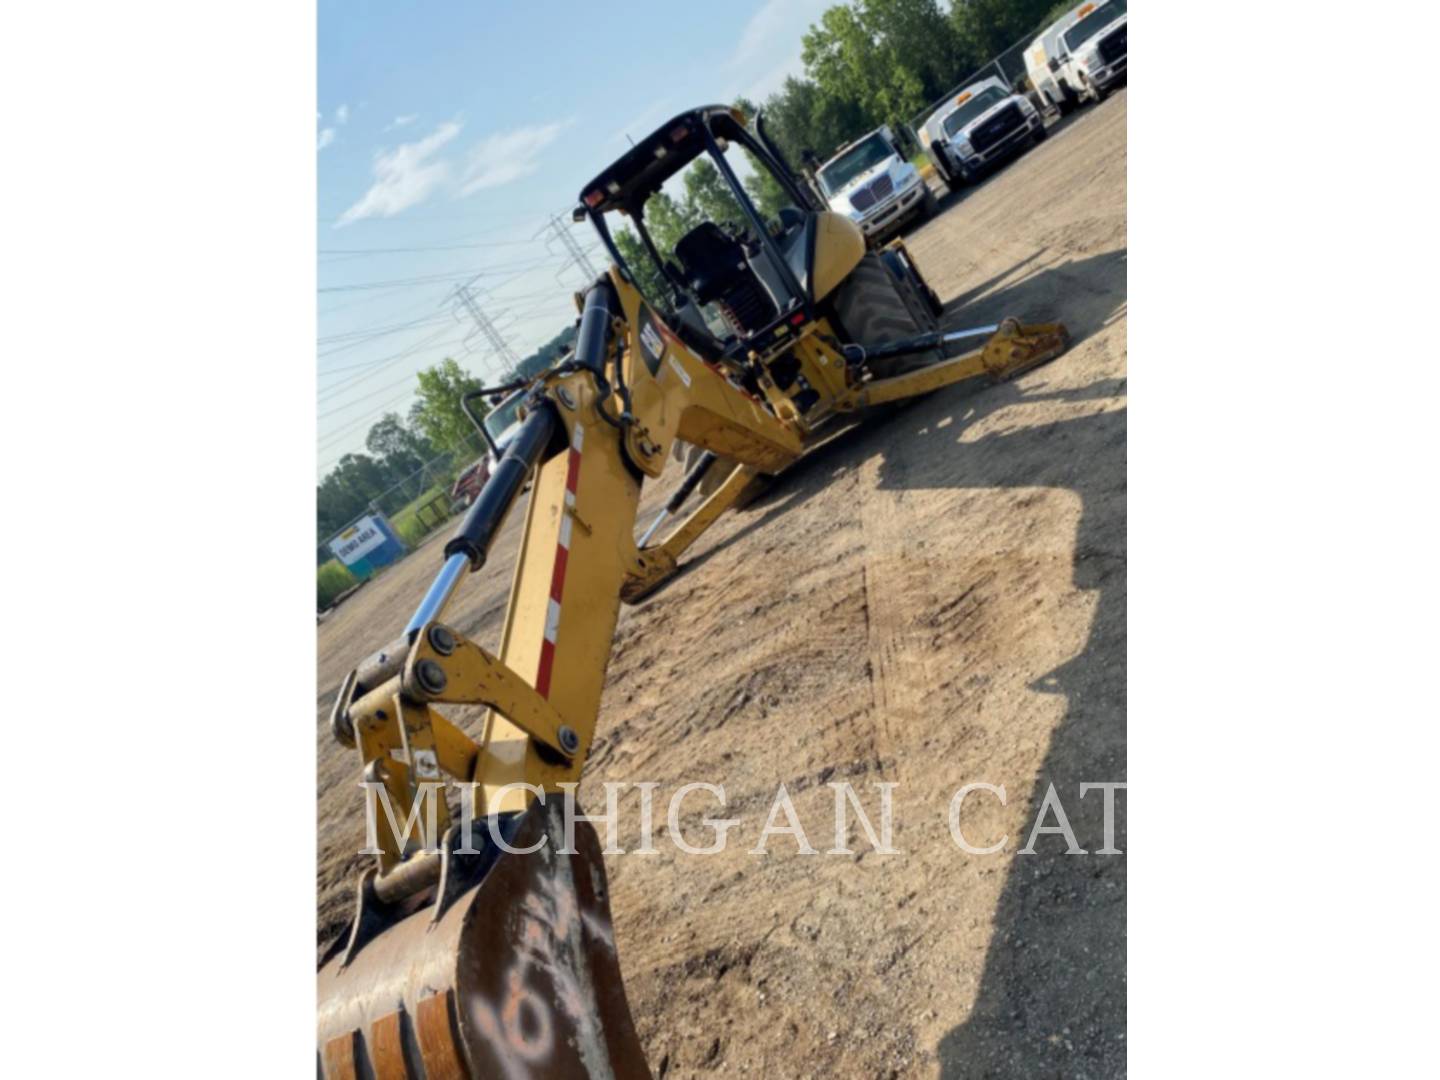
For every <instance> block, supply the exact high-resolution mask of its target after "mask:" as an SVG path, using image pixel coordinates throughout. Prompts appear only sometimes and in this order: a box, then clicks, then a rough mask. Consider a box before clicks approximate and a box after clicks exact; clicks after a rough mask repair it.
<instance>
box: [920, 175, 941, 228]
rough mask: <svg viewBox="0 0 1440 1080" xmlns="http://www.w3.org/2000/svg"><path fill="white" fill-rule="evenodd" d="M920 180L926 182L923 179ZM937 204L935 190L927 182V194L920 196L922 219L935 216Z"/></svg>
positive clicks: (926, 219)
mask: <svg viewBox="0 0 1440 1080" xmlns="http://www.w3.org/2000/svg"><path fill="white" fill-rule="evenodd" d="M920 182H921V183H922V184H925V181H923V180H922V181H920ZM936 205H937V204H936V202H935V190H934V189H933V188H932V187H931V186H930V185H929V184H925V194H924V195H923V196H921V198H920V220H921V221H929V220H930V219H931V218H933V217H934V216H935V209H936Z"/></svg>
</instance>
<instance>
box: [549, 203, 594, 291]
mask: <svg viewBox="0 0 1440 1080" xmlns="http://www.w3.org/2000/svg"><path fill="white" fill-rule="evenodd" d="M549 229H550V235H552V236H553V237H555V239H557V240H559V241H560V246H561V247H563V248H564V249H565V251H566V253H567V254H568V255H569V256H570V259H569V263H568V264H567V265H570V266H576V267H579V268H580V272H581V273H582V274H584V275H585V280H586V281H594V280H595V279H596V278H598V277H599V276H600V271H598V270H596V269H595V264H594V263H592V262H591V261H590V258H589V256H588V255H587V254H586V252H585V249H584V248H582V247H581V246H580V242H579V241H578V240H576V239H575V234H574V233H572V232H571V231H570V229H569V226H567V225H566V224H565V223H564V222H563V221H561V220H560V217H559V215H557V214H551V215H550V225H549Z"/></svg>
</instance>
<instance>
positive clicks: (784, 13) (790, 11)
mask: <svg viewBox="0 0 1440 1080" xmlns="http://www.w3.org/2000/svg"><path fill="white" fill-rule="evenodd" d="M831 3H833V0H765V3H763V4H761V5H760V9H759V10H758V11H756V12H755V14H754V15H752V16H750V21H749V22H747V23H746V24H745V28H744V29H743V30H741V31H740V43H739V44H738V45H736V46H735V51H734V52H733V53H731V54H730V59H729V60H728V61H727V65H728V66H729V67H742V66H744V65H747V64H750V63H756V62H764V61H770V63H772V64H773V63H774V60H773V57H774V54H775V52H776V50H777V48H779V49H783V50H785V51H788V50H790V49H792V48H796V47H797V44H798V42H799V40H800V38H801V37H802V36H803V35H804V33H805V31H806V30H808V29H809V28H810V24H811V23H813V22H816V21H817V20H819V18H820V15H821V13H822V12H824V10H825V9H826V8H827V7H829V6H830V5H831Z"/></svg>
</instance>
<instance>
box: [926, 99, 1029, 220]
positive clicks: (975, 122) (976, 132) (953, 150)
mask: <svg viewBox="0 0 1440 1080" xmlns="http://www.w3.org/2000/svg"><path fill="white" fill-rule="evenodd" d="M919 134H920V138H921V140H922V141H923V142H924V144H925V148H926V150H927V151H928V152H929V154H930V160H931V161H932V162H934V163H935V168H936V169H937V170H939V172H940V175H941V176H943V177H944V178H945V182H946V183H947V184H949V185H950V188H951V190H952V191H953V190H955V189H957V188H960V187H963V186H964V185H965V184H969V183H971V182H973V181H974V180H976V179H977V178H978V177H979V176H980V175H981V173H983V172H984V171H985V170H986V169H988V168H989V167H990V166H992V165H995V164H997V163H998V162H1000V161H1002V160H1003V159H1005V158H1008V157H1009V156H1011V155H1012V154H1014V153H1016V152H1017V151H1020V150H1023V149H1024V148H1025V147H1027V146H1031V145H1033V144H1034V143H1038V142H1042V141H1043V140H1044V138H1045V118H1044V117H1043V116H1042V115H1041V114H1040V111H1039V110H1038V109H1036V108H1035V106H1034V105H1033V104H1032V103H1031V101H1030V99H1029V98H1028V97H1026V96H1025V95H1024V94H1017V93H1015V92H1014V91H1012V90H1011V89H1010V87H1009V86H1007V85H1006V84H1005V82H1004V81H1003V80H1001V79H999V78H996V77H993V76H992V77H991V78H988V79H981V80H980V81H979V82H974V83H971V84H970V85H969V86H967V87H965V89H963V90H961V91H960V92H959V93H958V94H956V95H955V96H954V97H953V98H950V99H949V100H948V101H946V102H945V103H944V104H942V105H941V106H940V107H939V108H937V109H936V110H935V111H934V112H932V113H931V114H930V116H929V117H928V118H927V119H926V120H925V122H924V123H923V124H921V125H920V128H919Z"/></svg>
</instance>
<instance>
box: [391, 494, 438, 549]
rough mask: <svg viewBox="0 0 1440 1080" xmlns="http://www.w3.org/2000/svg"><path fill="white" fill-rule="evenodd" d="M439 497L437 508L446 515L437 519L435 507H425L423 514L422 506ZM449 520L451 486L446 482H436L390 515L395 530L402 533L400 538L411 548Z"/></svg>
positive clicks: (417, 545) (418, 544)
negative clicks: (445, 483)
mask: <svg viewBox="0 0 1440 1080" xmlns="http://www.w3.org/2000/svg"><path fill="white" fill-rule="evenodd" d="M437 498H438V499H439V501H438V502H436V503H435V508H436V509H440V510H441V512H442V513H443V514H444V517H442V518H440V519H439V520H438V521H437V520H436V515H435V509H425V510H424V514H423V516H422V514H421V508H422V507H427V505H428V504H429V503H431V502H432V501H434V500H436V499H437ZM448 520H450V488H449V486H448V485H444V484H436V485H435V486H434V487H432V488H430V489H429V490H428V491H424V492H421V494H420V495H419V496H418V497H416V498H414V499H411V500H410V501H409V502H408V503H406V504H405V505H404V506H403V507H401V508H400V510H399V512H397V513H395V514H392V515H391V516H390V524H391V525H394V526H395V531H396V532H397V533H399V534H400V539H401V540H404V541H405V543H406V544H407V545H408V546H409V547H411V548H416V547H419V546H420V545H421V544H422V543H423V542H424V540H425V537H427V536H429V535H430V534H431V533H432V532H433V531H434V530H435V529H437V528H438V527H439V526H440V525H443V524H444V523H445V522H446V521H448Z"/></svg>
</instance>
